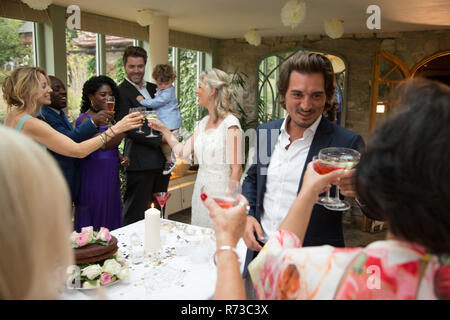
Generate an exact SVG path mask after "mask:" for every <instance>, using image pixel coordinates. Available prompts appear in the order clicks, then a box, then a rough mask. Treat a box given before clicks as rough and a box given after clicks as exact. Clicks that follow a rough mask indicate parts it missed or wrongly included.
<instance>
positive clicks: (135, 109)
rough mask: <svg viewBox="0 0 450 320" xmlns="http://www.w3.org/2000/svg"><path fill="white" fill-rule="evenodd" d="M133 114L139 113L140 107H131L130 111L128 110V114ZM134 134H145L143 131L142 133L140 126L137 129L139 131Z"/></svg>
mask: <svg viewBox="0 0 450 320" xmlns="http://www.w3.org/2000/svg"><path fill="white" fill-rule="evenodd" d="M144 109H145V107H144ZM134 112H141V107H137V108H133V107H131V108H130V109H128V113H134ZM136 133H141V134H142V133H145V132H144V131H142V126H141V127H139V129H138V130H137V131H136Z"/></svg>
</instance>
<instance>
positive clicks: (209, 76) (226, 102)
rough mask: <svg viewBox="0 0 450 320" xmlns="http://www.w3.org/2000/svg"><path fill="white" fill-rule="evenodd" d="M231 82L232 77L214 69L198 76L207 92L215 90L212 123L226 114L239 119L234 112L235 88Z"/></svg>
mask: <svg viewBox="0 0 450 320" xmlns="http://www.w3.org/2000/svg"><path fill="white" fill-rule="evenodd" d="M231 80H232V76H230V75H229V74H228V73H226V72H224V71H222V70H219V69H216V68H212V69H211V70H207V71H204V72H202V73H201V74H200V77H199V81H200V82H202V83H204V84H205V85H206V87H207V88H208V89H209V90H211V89H213V88H214V89H216V93H215V96H214V116H215V119H214V122H216V121H217V120H218V119H219V118H225V117H226V115H227V114H228V113H231V114H233V115H234V116H236V117H239V115H238V114H237V112H236V106H235V103H236V101H234V92H235V90H236V88H234V86H233V85H232V82H231Z"/></svg>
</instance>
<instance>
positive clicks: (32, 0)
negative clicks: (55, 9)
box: [22, 0, 52, 10]
mask: <svg viewBox="0 0 450 320" xmlns="http://www.w3.org/2000/svg"><path fill="white" fill-rule="evenodd" d="M22 2H23V3H25V4H26V5H28V6H29V7H30V8H31V9H35V10H45V9H47V8H48V6H49V5H51V4H52V0H22Z"/></svg>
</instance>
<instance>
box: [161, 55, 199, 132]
mask: <svg viewBox="0 0 450 320" xmlns="http://www.w3.org/2000/svg"><path fill="white" fill-rule="evenodd" d="M202 60H203V53H202V52H200V51H195V50H189V49H183V48H172V47H171V48H169V63H171V64H172V65H173V66H174V70H175V72H176V74H177V79H176V82H175V84H174V85H175V86H176V89H177V98H178V107H179V108H180V112H181V116H182V117H183V125H182V130H181V131H182V133H181V134H182V136H185V137H186V136H189V135H190V134H192V133H193V132H194V129H195V125H196V124H197V122H198V121H199V120H200V119H201V118H203V116H204V115H205V113H204V111H206V109H204V108H201V107H199V106H198V105H197V95H196V94H195V92H194V90H195V89H196V88H197V82H198V76H199V74H200V72H201V71H203V70H202V69H203V63H202ZM183 132H184V133H183Z"/></svg>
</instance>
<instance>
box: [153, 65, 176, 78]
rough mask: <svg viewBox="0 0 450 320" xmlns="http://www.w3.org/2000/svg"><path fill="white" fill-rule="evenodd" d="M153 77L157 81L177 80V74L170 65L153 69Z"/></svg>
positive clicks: (157, 66)
mask: <svg viewBox="0 0 450 320" xmlns="http://www.w3.org/2000/svg"><path fill="white" fill-rule="evenodd" d="M152 77H153V79H155V80H157V81H158V80H160V81H163V82H167V81H173V80H175V78H176V74H175V71H174V70H173V67H172V66H171V65H170V64H157V65H156V66H155V67H154V68H153V72H152Z"/></svg>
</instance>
